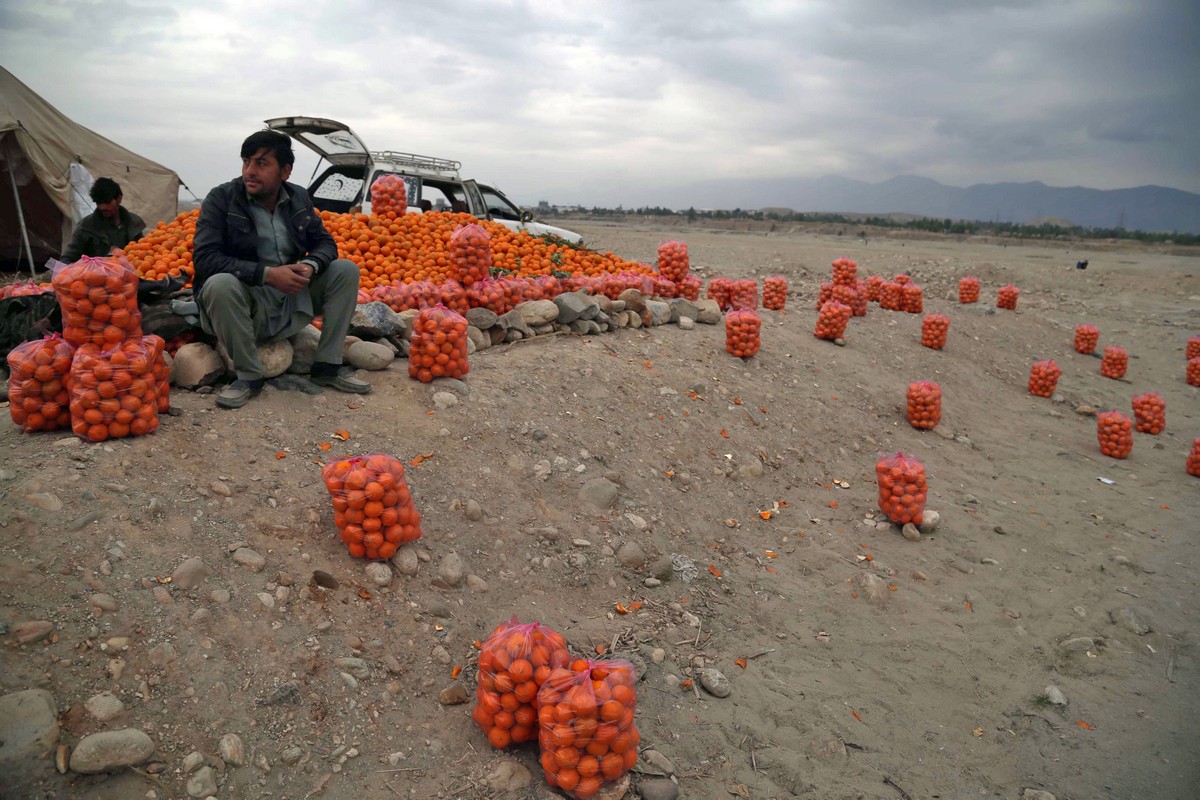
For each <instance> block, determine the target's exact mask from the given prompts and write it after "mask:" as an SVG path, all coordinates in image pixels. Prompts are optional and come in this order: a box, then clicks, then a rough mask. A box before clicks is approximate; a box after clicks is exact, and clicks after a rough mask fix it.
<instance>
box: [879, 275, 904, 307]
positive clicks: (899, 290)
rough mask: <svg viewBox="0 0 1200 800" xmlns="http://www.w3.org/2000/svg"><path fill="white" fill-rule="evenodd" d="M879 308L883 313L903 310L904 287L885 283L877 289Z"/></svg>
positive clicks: (891, 282)
mask: <svg viewBox="0 0 1200 800" xmlns="http://www.w3.org/2000/svg"><path fill="white" fill-rule="evenodd" d="M879 307H880V308H882V309H883V310H884V311H902V310H904V285H903V284H899V283H896V282H895V281H887V282H886V283H884V284H883V286H881V287H879Z"/></svg>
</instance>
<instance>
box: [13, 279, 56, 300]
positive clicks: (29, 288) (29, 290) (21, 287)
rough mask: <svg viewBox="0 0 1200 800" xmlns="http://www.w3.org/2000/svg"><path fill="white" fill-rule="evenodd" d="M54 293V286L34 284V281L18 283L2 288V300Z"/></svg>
mask: <svg viewBox="0 0 1200 800" xmlns="http://www.w3.org/2000/svg"><path fill="white" fill-rule="evenodd" d="M52 291H54V284H51V283H34V282H33V281H17V282H16V283H10V284H8V285H7V286H0V300H7V299H8V298H10V297H29V296H30V295H35V294H45V293H46V292H52Z"/></svg>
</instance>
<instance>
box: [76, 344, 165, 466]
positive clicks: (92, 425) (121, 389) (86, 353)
mask: <svg viewBox="0 0 1200 800" xmlns="http://www.w3.org/2000/svg"><path fill="white" fill-rule="evenodd" d="M155 338H158V337H155ZM159 341H160V342H161V341H162V340H161V339H159ZM155 351H156V347H155V345H153V344H150V343H148V342H146V341H144V339H143V337H141V336H139V337H137V338H133V339H126V340H124V341H123V342H121V343H120V344H118V345H116V346H114V347H109V348H107V349H101V348H100V347H99V346H97V345H94V344H85V345H83V346H82V347H80V348H79V349H78V350H76V351H75V358H74V359H72V361H71V371H70V373H68V376H67V388H68V390H69V391H70V395H71V403H70V409H71V430H73V431H74V432H75V433H76V434H77V435H79V436H81V437H83V438H84V439H86V440H88V441H89V442H103V441H104V440H106V439H121V438H123V437H126V436H143V435H145V434H147V433H153V432H154V431H155V430H157V429H158V389H157V380H156V379H155V377H154V362H155V359H156V358H161V357H162V354H161V351H160V352H158V353H157V354H156V352H155Z"/></svg>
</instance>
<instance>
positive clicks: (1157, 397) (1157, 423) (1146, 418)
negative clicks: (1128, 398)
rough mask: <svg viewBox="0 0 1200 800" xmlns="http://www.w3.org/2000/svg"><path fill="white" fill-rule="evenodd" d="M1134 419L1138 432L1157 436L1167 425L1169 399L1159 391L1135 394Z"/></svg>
mask: <svg viewBox="0 0 1200 800" xmlns="http://www.w3.org/2000/svg"><path fill="white" fill-rule="evenodd" d="M1133 420H1134V424H1133V427H1134V429H1135V430H1136V431H1137V432H1138V433H1149V434H1151V435H1152V436H1157V435H1158V434H1160V433H1162V432H1163V430H1165V429H1166V427H1167V401H1166V400H1164V399H1163V396H1162V395H1161V394H1159V393H1158V392H1146V393H1145V394H1139V395H1135V396H1134V398H1133Z"/></svg>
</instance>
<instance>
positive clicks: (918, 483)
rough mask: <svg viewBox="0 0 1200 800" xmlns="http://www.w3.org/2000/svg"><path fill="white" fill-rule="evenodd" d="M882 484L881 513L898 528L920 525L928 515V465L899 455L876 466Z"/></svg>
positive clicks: (876, 475) (888, 458)
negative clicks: (898, 526)
mask: <svg viewBox="0 0 1200 800" xmlns="http://www.w3.org/2000/svg"><path fill="white" fill-rule="evenodd" d="M875 479H876V481H877V482H878V483H879V509H880V510H881V511H883V513H884V514H886V515H887V518H888V519H890V520H891V521H892V522H894V523H896V524H897V525H903V524H905V523H907V522H912V523H914V524H917V525H919V524H921V520H922V519H923V517H924V514H925V496H926V493H927V491H928V486H927V484H926V481H925V465H924V464H922V463H921V462H920V461H919V460H917V459H916V458H913V457H912V456H906V455H904V454H903V453H896V455H894V456H889V457H885V458H881V459H879V461H877V462H875Z"/></svg>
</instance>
